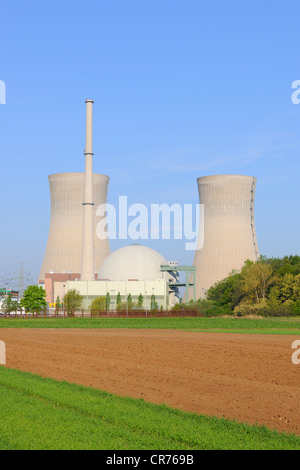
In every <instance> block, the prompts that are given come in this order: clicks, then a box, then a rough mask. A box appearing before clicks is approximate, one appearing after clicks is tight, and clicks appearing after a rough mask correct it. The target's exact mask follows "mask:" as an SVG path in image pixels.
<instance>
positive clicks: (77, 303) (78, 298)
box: [64, 289, 83, 316]
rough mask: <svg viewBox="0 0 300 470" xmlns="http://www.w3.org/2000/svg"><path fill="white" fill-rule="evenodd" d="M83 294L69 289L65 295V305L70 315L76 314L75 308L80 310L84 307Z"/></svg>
mask: <svg viewBox="0 0 300 470" xmlns="http://www.w3.org/2000/svg"><path fill="white" fill-rule="evenodd" d="M82 303H83V296H82V295H81V294H80V293H79V292H78V291H77V290H76V289H71V290H69V291H68V292H67V293H66V295H65V296H64V306H65V309H66V311H67V314H68V316H71V315H74V313H75V310H79V309H80V308H81V307H82Z"/></svg>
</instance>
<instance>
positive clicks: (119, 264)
mask: <svg viewBox="0 0 300 470" xmlns="http://www.w3.org/2000/svg"><path fill="white" fill-rule="evenodd" d="M166 264H168V262H167V260H166V259H165V258H164V257H163V256H162V255H161V254H160V253H158V252H157V251H155V250H153V249H152V248H148V247H146V246H141V245H130V246H125V247H124V248H120V249H119V250H116V251H114V252H113V253H111V254H110V255H109V256H108V257H107V258H106V259H105V260H104V262H103V263H102V265H101V267H100V271H99V275H98V279H99V280H105V281H157V280H158V279H166V280H168V279H169V278H170V276H169V275H168V273H166V272H161V269H160V267H161V265H166Z"/></svg>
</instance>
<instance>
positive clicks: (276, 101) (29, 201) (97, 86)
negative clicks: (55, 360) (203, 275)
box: [0, 0, 300, 281]
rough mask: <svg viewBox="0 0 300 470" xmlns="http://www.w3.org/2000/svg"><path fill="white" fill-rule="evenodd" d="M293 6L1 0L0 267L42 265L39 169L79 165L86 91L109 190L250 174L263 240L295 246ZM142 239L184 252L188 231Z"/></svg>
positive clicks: (179, 185)
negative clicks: (4, 100)
mask: <svg viewBox="0 0 300 470" xmlns="http://www.w3.org/2000/svg"><path fill="white" fill-rule="evenodd" d="M299 15H300V5H297V3H295V2H292V1H289V0H288V1H286V2H282V1H278V0H272V1H271V0H268V1H266V0H260V1H257V0H251V1H249V0H243V1H242V2H241V1H240V0H216V1H215V2H208V1H201V0H188V1H183V0H180V1H179V0H85V1H84V2H83V1H76V0H75V1H74V0H73V1H71V0H63V1H62V0H60V1H56V0H52V1H51V2H49V1H43V2H41V1H35V0H29V1H26V2H24V1H23V0H18V1H16V0H10V1H9V2H2V3H1V8H0V17H1V20H0V21H1V28H0V39H1V55H0V80H3V81H5V83H6V88H7V103H6V105H0V156H1V184H0V196H1V204H2V218H1V231H0V237H1V245H0V246H1V256H0V281H1V275H2V276H3V273H8V272H17V271H18V263H19V262H21V261H23V262H24V263H26V264H25V270H26V272H30V273H31V274H32V276H33V277H35V276H37V274H38V271H39V269H40V265H41V262H42V258H43V255H44V250H45V246H46V242H47V236H48V229H49V216H50V197H49V189H48V179H47V177H48V175H49V174H52V173H60V172H72V171H83V169H84V157H83V148H84V145H85V104H84V100H85V98H87V97H89V98H91V97H92V98H93V99H94V100H95V104H94V152H95V157H94V171H95V172H98V173H104V174H107V175H109V176H110V185H109V194H108V201H109V202H111V203H116V202H117V200H118V196H119V195H127V196H128V199H129V202H130V203H131V202H132V203H133V202H140V203H144V204H147V205H148V204H150V203H151V202H166V203H169V204H171V203H174V202H179V203H180V204H184V203H196V202H198V192H197V183H196V179H197V178H198V177H200V176H206V175H211V174H245V175H253V176H257V178H258V184H257V194H256V228H257V235H258V242H259V247H260V251H261V253H263V254H266V255H267V256H284V255H289V254H296V253H298V254H299V253H300V250H299V231H300V230H299V229H300V222H299V217H298V214H299V211H300V202H299V200H300V198H299V196H300V186H299V169H300V165H299V154H300V105H298V106H296V105H294V104H293V103H292V101H291V95H292V91H293V90H292V88H291V85H292V82H293V81H294V80H299V79H300V68H299V58H298V43H299V17H300V16H299ZM124 244H126V242H124V241H117V240H116V241H113V242H112V243H111V248H112V250H114V249H117V248H118V247H120V246H123V245H124ZM145 244H147V245H148V246H151V247H153V248H155V249H157V250H158V251H160V252H161V253H162V254H163V255H164V256H165V257H166V258H167V259H176V260H178V261H179V262H180V263H192V261H193V253H192V252H187V251H185V250H184V241H177V240H176V241H171V242H169V241H163V240H161V241H155V242H152V241H151V240H149V241H148V242H146V243H145Z"/></svg>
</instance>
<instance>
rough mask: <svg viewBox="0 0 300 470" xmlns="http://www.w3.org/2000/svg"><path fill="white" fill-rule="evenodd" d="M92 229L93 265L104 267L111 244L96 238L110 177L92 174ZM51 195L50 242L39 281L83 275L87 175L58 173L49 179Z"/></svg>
mask: <svg viewBox="0 0 300 470" xmlns="http://www.w3.org/2000/svg"><path fill="white" fill-rule="evenodd" d="M92 178H93V199H94V204H93V206H92V207H93V209H92V210H93V226H94V228H95V229H94V230H93V232H94V263H95V266H97V268H98V266H101V264H102V263H103V261H104V259H105V258H106V257H107V256H108V255H109V253H110V249H109V241H108V239H106V240H99V239H98V238H97V236H96V227H97V223H98V222H99V221H100V220H101V218H100V217H96V209H97V207H98V206H99V205H100V204H105V203H106V197H107V188H108V182H109V177H108V176H105V175H101V174H95V173H94V174H93V176H92ZM49 186H50V195H51V218H50V231H49V237H48V243H47V247H46V252H45V256H44V261H43V264H42V268H41V271H40V275H39V280H40V281H44V280H45V274H46V273H51V272H54V273H62V272H66V273H67V272H72V273H81V269H82V246H83V221H84V218H83V211H84V206H83V201H84V195H85V173H58V174H55V175H50V176H49Z"/></svg>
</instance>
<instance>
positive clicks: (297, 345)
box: [292, 340, 300, 366]
mask: <svg viewBox="0 0 300 470" xmlns="http://www.w3.org/2000/svg"><path fill="white" fill-rule="evenodd" d="M292 349H296V351H295V352H294V353H293V354H292V363H293V364H294V365H295V366H298V365H299V364H300V341H299V340H297V341H294V342H293V344H292Z"/></svg>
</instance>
